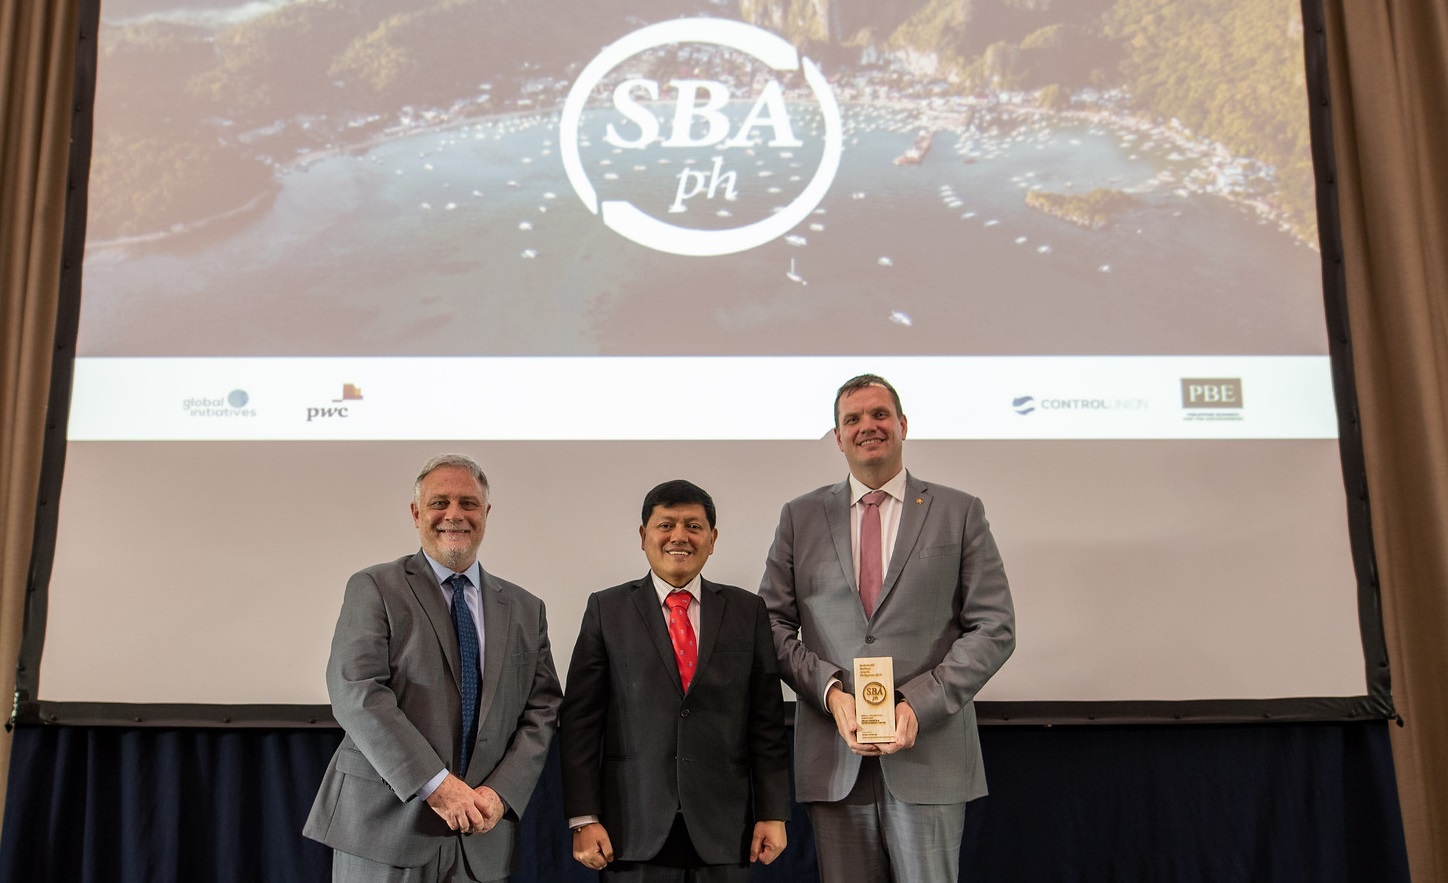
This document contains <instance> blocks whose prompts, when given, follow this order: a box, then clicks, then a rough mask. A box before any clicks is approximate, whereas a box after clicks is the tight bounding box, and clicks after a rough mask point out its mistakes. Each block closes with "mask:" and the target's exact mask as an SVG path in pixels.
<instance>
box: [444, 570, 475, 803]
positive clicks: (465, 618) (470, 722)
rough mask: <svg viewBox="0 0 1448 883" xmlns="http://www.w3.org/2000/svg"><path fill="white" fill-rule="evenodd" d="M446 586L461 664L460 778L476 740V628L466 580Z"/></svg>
mask: <svg viewBox="0 0 1448 883" xmlns="http://www.w3.org/2000/svg"><path fill="white" fill-rule="evenodd" d="M446 582H447V586H448V588H450V589H452V622H453V631H455V632H457V634H458V657H459V658H460V659H461V660H462V678H461V680H462V690H461V692H462V706H463V734H462V735H463V749H462V757H461V758H460V760H459V763H460V766H459V767H458V773H457V774H458V776H459V777H462V776H466V775H467V772H468V760H469V759H470V758H471V757H472V754H473V742H475V741H476V740H477V738H478V680H479V678H478V627H477V625H476V624H475V623H474V622H473V615H472V613H471V612H470V611H469V610H468V602H467V600H466V599H464V597H463V589H465V588H467V587H468V586H469V585H470V584H471V583H470V582H469V581H468V578H467V577H466V576H464V575H463V574H461V573H455V574H453V575H452V576H450V577H448V578H447V580H446Z"/></svg>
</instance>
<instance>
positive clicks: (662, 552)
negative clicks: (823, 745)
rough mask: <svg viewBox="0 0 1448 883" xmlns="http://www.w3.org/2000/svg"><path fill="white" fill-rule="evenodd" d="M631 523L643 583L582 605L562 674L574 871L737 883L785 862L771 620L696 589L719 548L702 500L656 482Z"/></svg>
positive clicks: (640, 879) (745, 603) (673, 882)
mask: <svg viewBox="0 0 1448 883" xmlns="http://www.w3.org/2000/svg"><path fill="white" fill-rule="evenodd" d="M642 516H643V524H642V525H641V526H640V527H639V537H640V539H641V540H642V546H643V550H644V554H645V555H646V556H647V557H648V560H649V572H648V573H647V574H645V575H644V576H643V578H641V579H636V580H632V581H630V582H626V583H623V584H622V585H618V586H614V587H613V588H611V589H604V590H603V591H600V592H595V593H593V594H592V595H591V596H589V598H588V607H587V609H586V610H585V611H584V614H583V624H582V626H581V627H580V628H579V633H578V643H577V645H576V646H575V647H574V648H573V661H572V664H571V665H570V666H569V668H568V695H567V696H566V697H565V698H564V700H563V710H562V713H561V719H562V730H561V731H560V733H559V738H560V739H561V740H562V748H563V805H564V812H565V813H566V814H567V816H568V821H569V824H570V825H571V826H572V827H573V857H574V858H576V859H577V860H578V861H580V862H582V863H583V864H584V865H585V866H587V867H590V868H594V869H597V870H601V871H603V877H604V879H605V880H610V881H628V883H748V880H749V865H750V862H756V861H757V862H761V863H764V864H768V863H770V862H771V861H773V860H774V859H775V857H776V856H778V855H779V852H780V850H782V849H784V847H785V842H786V835H785V824H784V823H785V820H786V819H787V818H788V817H789V809H790V799H789V743H788V742H787V741H786V736H785V729H784V701H783V697H782V696H781V695H780V689H779V664H778V662H777V661H776V659H775V655H774V642H773V640H772V639H771V637H770V630H769V614H768V612H767V611H765V609H764V604H763V602H761V601H760V600H759V596H758V595H756V594H754V593H753V592H750V591H746V590H744V589H741V588H737V587H735V586H726V585H721V584H719V583H715V582H711V581H710V580H707V579H704V578H703V577H702V575H701V573H700V571H702V570H703V569H704V562H705V561H707V560H708V558H709V556H710V555H711V554H712V553H713V551H714V541H715V540H716V539H717V538H718V535H719V531H718V530H717V529H716V528H715V527H714V516H715V510H714V501H713V500H712V499H711V498H710V497H709V494H708V493H706V492H705V491H704V490H703V489H702V488H700V487H699V486H697V485H695V484H693V483H691V482H687V481H682V480H675V481H667V482H664V483H663V484H660V485H658V486H657V487H655V488H654V489H653V490H651V491H649V493H648V494H647V495H646V496H645V497H644V504H643V510H642ZM696 635H697V640H695V636H696Z"/></svg>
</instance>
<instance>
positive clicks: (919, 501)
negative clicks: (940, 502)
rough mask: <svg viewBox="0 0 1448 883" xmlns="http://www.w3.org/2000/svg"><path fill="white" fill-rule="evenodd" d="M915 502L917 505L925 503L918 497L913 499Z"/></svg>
mask: <svg viewBox="0 0 1448 883" xmlns="http://www.w3.org/2000/svg"><path fill="white" fill-rule="evenodd" d="M915 502H917V503H923V502H925V501H924V500H922V499H920V498H919V497H916V498H915Z"/></svg>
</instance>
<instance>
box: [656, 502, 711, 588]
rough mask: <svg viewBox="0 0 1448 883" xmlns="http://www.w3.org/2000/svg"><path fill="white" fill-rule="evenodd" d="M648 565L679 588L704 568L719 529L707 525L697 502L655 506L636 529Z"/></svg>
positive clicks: (663, 578) (666, 580)
mask: <svg viewBox="0 0 1448 883" xmlns="http://www.w3.org/2000/svg"><path fill="white" fill-rule="evenodd" d="M639 537H640V538H641V539H642V540H643V550H644V554H645V555H647V556H648V559H649V567H650V568H652V570H653V571H654V573H656V574H658V575H659V577H660V578H661V579H662V580H663V581H664V582H666V583H668V584H669V585H671V586H673V587H674V588H676V589H681V588H683V587H684V586H686V585H688V584H689V580H691V579H693V578H694V577H696V576H698V575H699V571H701V570H703V569H704V562H705V561H708V560H709V556H710V555H712V554H714V541H715V540H717V539H718V538H719V531H718V530H716V529H714V528H712V527H710V526H709V517H708V515H706V514H705V512H704V507H703V506H701V505H700V504H698V503H684V504H681V505H678V506H655V507H654V510H653V512H651V513H649V520H648V521H647V522H646V523H645V524H644V525H642V526H641V527H640V528H639Z"/></svg>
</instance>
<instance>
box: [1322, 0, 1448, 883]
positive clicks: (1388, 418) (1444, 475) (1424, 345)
mask: <svg viewBox="0 0 1448 883" xmlns="http://www.w3.org/2000/svg"><path fill="white" fill-rule="evenodd" d="M1324 11H1325V13H1326V19H1327V37H1328V59H1329V62H1328V67H1329V74H1330V84H1331V85H1330V88H1331V92H1332V113H1333V125H1334V138H1333V141H1334V149H1335V152H1336V154H1337V182H1336V183H1337V187H1338V191H1339V199H1340V206H1341V209H1340V215H1341V218H1342V234H1343V251H1344V255H1343V268H1344V271H1345V275H1346V282H1347V297H1348V319H1349V325H1350V327H1351V329H1352V348H1353V355H1354V362H1355V373H1356V378H1357V390H1358V405H1359V410H1360V413H1361V415H1362V420H1361V423H1362V427H1363V447H1364V456H1365V459H1366V464H1367V478H1368V492H1369V504H1370V509H1371V512H1372V519H1373V537H1374V543H1375V545H1376V547H1377V564H1378V574H1379V577H1380V582H1381V587H1382V608H1383V618H1384V632H1385V635H1386V638H1387V645H1388V658H1389V662H1390V664H1391V667H1392V669H1391V670H1392V682H1393V697H1394V701H1395V703H1396V705H1397V708H1398V711H1399V713H1400V714H1401V715H1402V717H1403V720H1404V726H1403V727H1402V728H1397V727H1394V728H1393V734H1392V738H1393V755H1394V758H1395V760H1396V768H1397V776H1398V788H1399V793H1400V797H1401V802H1402V811H1403V818H1404V825H1405V828H1406V834H1407V841H1408V852H1409V855H1410V857H1411V860H1412V870H1413V878H1414V879H1415V880H1448V704H1445V703H1444V701H1443V697H1445V696H1448V642H1444V640H1443V635H1445V634H1448V246H1445V243H1448V161H1445V156H1448V153H1445V150H1444V145H1445V144H1448V5H1445V4H1444V3H1441V2H1429V3H1424V2H1420V0H1325V9H1324Z"/></svg>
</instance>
